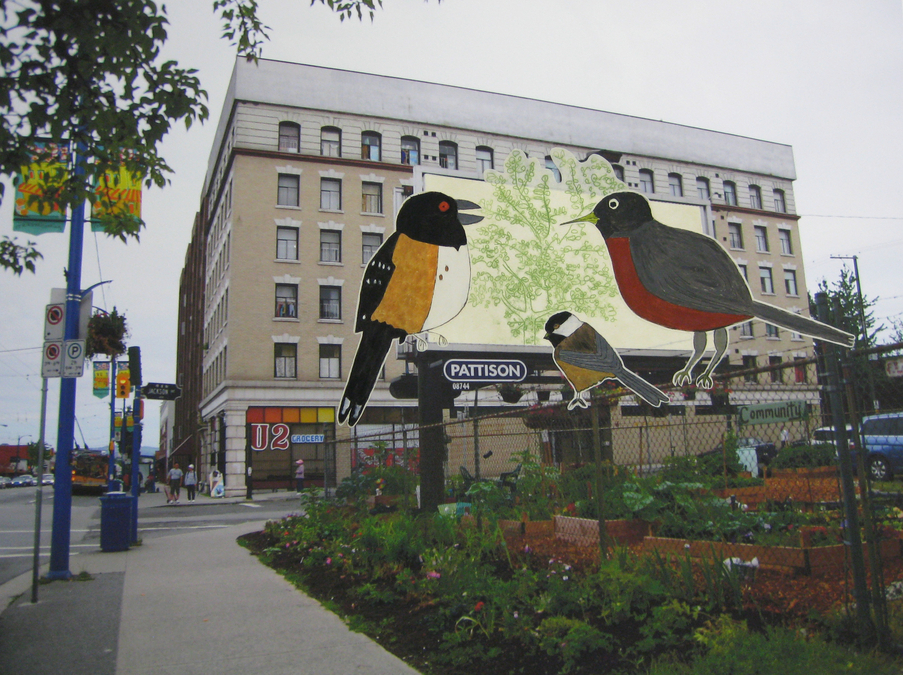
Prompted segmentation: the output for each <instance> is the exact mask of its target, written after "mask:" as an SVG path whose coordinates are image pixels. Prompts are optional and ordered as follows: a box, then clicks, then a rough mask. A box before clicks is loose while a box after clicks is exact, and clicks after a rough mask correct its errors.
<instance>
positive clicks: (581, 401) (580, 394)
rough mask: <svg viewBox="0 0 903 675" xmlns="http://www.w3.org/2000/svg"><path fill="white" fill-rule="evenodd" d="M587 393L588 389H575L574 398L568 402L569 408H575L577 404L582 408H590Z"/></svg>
mask: <svg viewBox="0 0 903 675" xmlns="http://www.w3.org/2000/svg"><path fill="white" fill-rule="evenodd" d="M584 394H586V390H583V391H576V390H575V391H574V398H572V399H571V402H570V403H568V410H573V409H574V408H576V407H577V406H580V407H581V408H589V403H587V401H586V398H585V397H584Z"/></svg>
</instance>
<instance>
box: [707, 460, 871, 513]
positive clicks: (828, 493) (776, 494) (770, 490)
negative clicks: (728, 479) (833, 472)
mask: <svg viewBox="0 0 903 675" xmlns="http://www.w3.org/2000/svg"><path fill="white" fill-rule="evenodd" d="M826 468H831V467H826ZM784 471H795V470H794V469H785V470H784ZM807 471H808V472H811V471H813V470H812V469H807V470H803V472H802V473H798V474H783V473H782V474H781V475H780V476H775V477H772V478H766V479H765V484H764V485H757V486H753V487H737V488H721V489H717V490H713V491H712V492H713V493H714V494H715V495H717V496H719V497H721V498H723V499H729V498H730V497H736V499H737V501H738V502H740V503H742V504H746V505H747V506H748V507H749V508H751V509H756V508H758V507H759V505H761V504H763V503H764V502H769V501H771V502H784V501H788V500H791V501H793V502H796V503H798V504H821V503H825V502H829V503H836V502H839V501H840V499H841V495H840V485H839V484H838V482H837V479H836V478H831V477H827V478H826V477H825V476H824V473H820V474H813V473H806V472H807ZM856 493H857V494H858V493H859V488H858V486H857V488H856Z"/></svg>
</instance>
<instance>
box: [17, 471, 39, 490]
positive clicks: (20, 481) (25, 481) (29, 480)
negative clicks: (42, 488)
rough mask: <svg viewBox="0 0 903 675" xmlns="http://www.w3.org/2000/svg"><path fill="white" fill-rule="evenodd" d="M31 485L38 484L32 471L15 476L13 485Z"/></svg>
mask: <svg viewBox="0 0 903 675" xmlns="http://www.w3.org/2000/svg"><path fill="white" fill-rule="evenodd" d="M30 485H37V482H35V479H34V476H32V475H31V474H30V473H23V474H22V475H21V476H16V477H15V478H13V487H28V486H30Z"/></svg>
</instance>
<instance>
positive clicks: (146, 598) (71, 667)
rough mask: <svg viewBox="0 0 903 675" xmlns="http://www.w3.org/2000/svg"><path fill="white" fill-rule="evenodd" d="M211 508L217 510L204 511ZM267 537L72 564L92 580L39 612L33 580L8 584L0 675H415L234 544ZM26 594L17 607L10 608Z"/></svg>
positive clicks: (189, 542)
mask: <svg viewBox="0 0 903 675" xmlns="http://www.w3.org/2000/svg"><path fill="white" fill-rule="evenodd" d="M157 497H160V508H159V509H157V508H156V507H155V506H154V503H155V502H156V499H157ZM257 497H258V495H256V494H255V501H256V500H257ZM289 497H291V495H290V493H284V492H283V493H275V494H273V495H272V496H267V495H266V494H261V495H260V498H261V499H274V498H289ZM141 499H142V515H147V509H148V508H151V509H153V510H154V511H158V510H165V509H169V508H181V507H190V506H193V505H194V504H187V503H184V502H183V503H182V504H180V505H178V506H167V505H166V503H165V498H164V497H162V493H161V494H160V495H148V496H144V495H142V497H141ZM216 501H217V502H221V501H222V500H216ZM228 501H243V500H234V499H232V500H228ZM205 503H207V504H209V503H214V501H213V500H209V499H207V498H201V499H200V500H199V501H197V502H195V504H205ZM139 526H140V523H139ZM262 527H263V522H259V523H245V524H243V525H236V526H230V527H226V528H222V529H215V530H198V531H195V532H192V533H188V534H176V535H168V536H163V537H157V538H147V539H145V540H144V543H143V545H141V546H136V547H133V548H131V549H129V550H128V551H123V552H118V553H103V552H101V551H100V550H99V549H98V550H97V551H96V552H91V553H82V554H80V555H73V556H72V557H71V558H70V565H69V569H70V571H71V572H72V574H73V575H75V576H77V575H79V573H81V572H86V573H88V574H90V575H91V577H92V579H91V580H88V581H70V582H62V581H57V582H53V583H50V584H46V585H42V586H41V587H40V589H39V602H38V603H37V604H35V605H32V604H31V601H30V600H31V574H30V573H29V574H26V575H22V576H20V577H18V578H16V579H14V580H13V581H10V582H9V583H7V584H4V585H3V586H2V587H0V602H3V603H4V604H3V605H2V606H0V611H2V613H0V674H6V673H10V674H12V673H17V674H20V675H28V674H29V673H41V674H45V673H67V674H70V675H81V674H84V675H107V674H109V675H114V674H115V675H145V674H147V675H151V674H153V675H158V674H159V673H160V672H173V673H179V674H180V675H182V674H186V675H193V674H195V673H197V674H198V675H210V674H211V673H215V674H216V675H232V674H233V673H234V674H235V675H238V674H239V673H240V674H241V675H247V673H267V675H281V674H283V673H285V674H286V675H288V674H289V673H291V674H292V675H298V674H299V673H305V674H306V673H311V674H312V675H314V674H315V675H348V674H350V673H362V674H367V675H406V674H410V675H416V672H417V671H415V670H413V669H412V668H410V667H409V666H407V665H406V664H405V663H404V662H403V661H401V660H399V659H397V658H396V657H394V656H392V655H391V654H389V653H388V652H387V651H385V650H384V649H383V648H382V647H380V646H379V645H377V644H376V643H375V642H373V641H371V640H370V639H369V638H366V637H365V636H363V635H360V634H358V633H353V632H351V631H350V630H348V628H347V627H346V626H345V624H344V623H343V622H342V621H341V620H340V619H339V618H338V617H336V616H335V615H334V614H332V613H331V612H328V611H327V610H325V609H323V607H321V606H320V605H319V603H317V602H316V601H314V600H312V599H311V598H309V597H307V596H306V595H304V594H303V593H301V592H300V591H298V590H296V589H295V588H294V587H293V586H292V585H291V584H289V583H288V582H287V581H285V579H283V578H282V577H281V576H280V575H278V574H276V573H275V572H273V571H272V570H270V569H269V568H268V567H265V566H264V565H262V564H261V563H260V562H258V561H257V559H256V558H255V557H254V556H252V555H251V554H250V553H248V551H247V550H246V549H244V548H242V547H240V546H239V545H238V544H237V543H236V538H237V537H239V536H240V535H242V534H245V533H248V532H255V531H258V530H260V529H261V528H262ZM19 593H21V594H22V595H21V596H20V597H18V598H17V599H16V600H15V601H14V602H13V603H12V604H10V605H9V606H8V607H7V606H6V601H5V600H4V598H7V597H12V596H14V595H16V594H19Z"/></svg>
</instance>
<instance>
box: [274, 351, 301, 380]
mask: <svg viewBox="0 0 903 675" xmlns="http://www.w3.org/2000/svg"><path fill="white" fill-rule="evenodd" d="M273 375H274V376H275V377H278V378H289V379H295V378H296V377H297V376H298V345H296V344H293V343H290V342H277V343H276V344H275V345H274V358H273Z"/></svg>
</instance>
